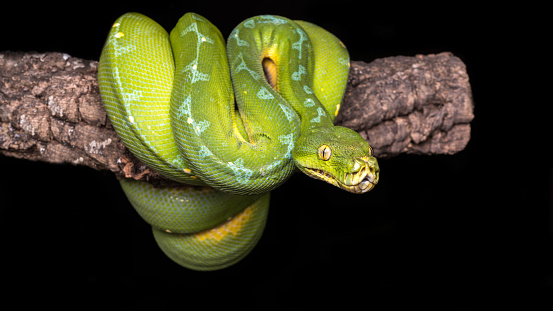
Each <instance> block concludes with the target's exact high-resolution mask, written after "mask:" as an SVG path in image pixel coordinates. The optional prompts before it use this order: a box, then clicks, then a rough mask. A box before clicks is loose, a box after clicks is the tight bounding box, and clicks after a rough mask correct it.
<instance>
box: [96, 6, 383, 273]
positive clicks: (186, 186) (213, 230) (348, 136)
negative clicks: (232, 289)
mask: <svg viewBox="0 0 553 311" xmlns="http://www.w3.org/2000/svg"><path fill="white" fill-rule="evenodd" d="M348 72H349V56H348V53H347V50H346V49H345V46H344V45H343V43H342V42H340V41H339V40H338V39H337V38H336V37H334V36H333V35H332V34H330V33H328V32H327V31H325V30H324V29H322V28H320V27H318V26H316V25H313V24H311V23H308V22H303V21H292V20H289V19H286V18H284V17H280V16H273V15H261V16H256V17H252V18H248V19H246V20H245V21H243V22H242V23H240V24H239V25H238V26H237V27H236V28H235V29H234V30H233V31H232V32H231V34H230V36H229V37H228V40H227V43H226V45H225V40H224V39H223V36H222V34H221V33H220V31H219V30H218V29H217V28H216V27H215V26H214V25H213V24H211V23H210V22H209V21H208V20H207V19H206V18H204V17H202V16H200V15H198V14H194V13H187V14H185V15H184V16H183V17H182V18H181V19H180V20H179V21H178V23H177V25H176V26H175V28H174V29H173V30H172V31H171V33H170V34H168V33H167V32H166V31H165V30H164V29H163V28H162V27H161V26H160V25H159V24H157V23H156V22H155V21H153V20H151V19H150V18H148V17H146V16H144V15H141V14H138V13H127V14H124V15H123V16H121V17H120V18H118V19H117V20H116V21H115V23H114V24H113V26H112V28H111V30H110V32H109V35H108V38H107V40H106V43H105V45H104V48H103V50H102V55H101V57H100V65H99V70H98V80H99V85H100V93H101V96H102V101H103V102H104V106H105V108H106V111H107V113H108V116H109V118H110V121H111V123H112V124H113V126H114V128H115V130H116V131H117V133H118V135H119V136H120V137H121V139H122V141H123V143H124V144H125V146H126V147H127V148H128V149H129V150H130V151H131V152H132V153H133V154H134V155H135V156H136V157H137V158H138V159H140V160H141V161H142V162H144V163H145V164H146V165H147V166H148V167H150V168H151V169H153V170H155V171H157V172H159V173H160V174H162V175H163V176H165V177H167V178H169V179H172V180H174V181H178V182H180V183H182V184H183V185H182V186H181V187H154V186H152V185H151V184H149V183H147V182H143V181H136V180H129V179H123V180H120V183H121V186H122V188H123V190H124V192H125V194H126V195H127V197H128V199H129V201H130V202H131V204H132V205H133V207H134V208H135V209H136V210H137V212H138V213H139V214H140V216H141V217H142V218H143V219H144V220H145V221H147V222H148V223H149V224H150V225H151V226H152V228H153V233H154V237H155V239H156V242H157V243H158V245H159V246H160V248H161V249H162V250H163V252H164V253H165V254H166V255H167V256H168V257H169V258H171V259H172V260H173V261H175V262H176V263H178V264H180V265H182V266H184V267H187V268H190V269H194V270H217V269H222V268H225V267H228V266H230V265H232V264H234V263H236V262H238V261H239V260H240V259H242V258H243V257H244V256H246V255H247V254H248V253H249V252H250V251H251V250H252V249H253V247H254V246H255V244H256V243H257V241H258V240H259V238H260V237H261V235H262V233H263V229H264V227H265V223H266V220H267V215H268V210H269V200H270V191H271V190H273V189H275V188H276V187H278V186H279V185H281V184H282V183H283V182H284V181H286V180H287V179H288V178H289V177H290V176H291V175H292V174H293V173H294V171H295V170H296V168H297V169H299V170H300V171H302V172H304V173H305V174H307V175H309V176H311V177H313V178H317V179H321V180H324V181H326V182H329V183H331V184H334V185H336V186H338V187H340V188H342V189H345V190H347V191H350V192H354V193H364V192H367V191H369V190H371V189H372V188H373V187H374V186H375V185H376V183H377V182H378V179H379V167H378V162H377V161H376V159H375V158H374V157H373V155H372V149H371V147H370V146H369V144H368V143H367V142H366V141H365V140H364V139H363V138H362V137H361V136H360V135H359V134H357V133H356V132H354V131H352V130H349V129H347V128H343V127H339V126H334V125H333V123H332V122H333V119H334V117H335V115H336V114H337V113H338V110H339V107H340V103H341V100H342V97H343V94H344V90H345V85H346V82H347V77H348ZM229 73H230V74H229Z"/></svg>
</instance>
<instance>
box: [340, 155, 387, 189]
mask: <svg viewBox="0 0 553 311" xmlns="http://www.w3.org/2000/svg"><path fill="white" fill-rule="evenodd" d="M353 170H354V172H352V173H349V174H346V178H345V179H344V184H345V185H346V187H344V188H345V189H346V190H348V191H350V192H353V193H365V192H368V191H370V190H372V189H373V188H374V186H376V184H377V183H378V178H379V174H380V168H379V167H378V162H377V161H376V158H374V157H371V156H369V157H361V158H357V159H355V165H354V167H353Z"/></svg>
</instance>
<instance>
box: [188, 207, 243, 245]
mask: <svg viewBox="0 0 553 311" xmlns="http://www.w3.org/2000/svg"><path fill="white" fill-rule="evenodd" d="M252 212H253V210H252V207H251V206H249V207H247V208H245V209H244V210H243V211H242V212H240V213H239V214H238V215H236V216H234V217H232V218H231V219H230V220H229V221H227V222H224V223H222V224H220V225H218V226H217V227H215V228H212V229H208V230H205V231H202V232H199V233H197V234H196V238H197V239H198V240H200V241H205V240H207V239H210V240H215V241H221V240H222V239H224V238H225V237H226V236H227V235H229V234H232V235H233V236H237V235H238V234H239V233H240V230H241V229H242V227H244V226H245V225H246V223H247V222H248V220H250V217H251V215H252Z"/></svg>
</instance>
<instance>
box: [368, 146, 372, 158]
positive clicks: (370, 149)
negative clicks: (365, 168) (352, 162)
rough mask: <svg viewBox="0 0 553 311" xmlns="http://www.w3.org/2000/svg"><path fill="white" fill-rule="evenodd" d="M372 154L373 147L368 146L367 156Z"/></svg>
mask: <svg viewBox="0 0 553 311" xmlns="http://www.w3.org/2000/svg"><path fill="white" fill-rule="evenodd" d="M372 155H373V147H371V146H369V156H372Z"/></svg>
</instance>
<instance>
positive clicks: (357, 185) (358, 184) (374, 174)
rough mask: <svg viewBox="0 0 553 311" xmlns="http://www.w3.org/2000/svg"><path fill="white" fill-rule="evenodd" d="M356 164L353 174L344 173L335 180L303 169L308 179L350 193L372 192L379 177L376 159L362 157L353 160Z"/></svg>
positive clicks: (317, 170) (328, 175) (313, 169)
mask: <svg viewBox="0 0 553 311" xmlns="http://www.w3.org/2000/svg"><path fill="white" fill-rule="evenodd" d="M355 161H356V164H355V166H354V168H355V169H356V170H355V171H353V172H349V173H344V174H343V176H342V177H341V178H337V177H336V176H334V175H333V174H331V173H329V172H327V171H324V170H319V169H315V168H307V167H304V168H303V169H302V171H304V172H305V173H306V174H307V175H308V176H309V177H312V178H315V179H320V180H323V181H326V182H327V183H329V184H332V185H335V186H337V187H338V188H341V189H344V190H346V191H349V192H352V193H365V192H368V191H370V190H372V189H373V188H374V187H375V186H376V184H378V179H379V175H380V169H379V167H378V163H377V162H376V159H375V158H373V157H362V158H359V159H355Z"/></svg>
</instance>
